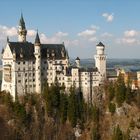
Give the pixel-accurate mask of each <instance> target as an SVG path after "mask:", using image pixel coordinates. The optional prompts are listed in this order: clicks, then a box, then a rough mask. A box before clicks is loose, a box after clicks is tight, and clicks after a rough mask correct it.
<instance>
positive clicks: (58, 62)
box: [18, 61, 62, 65]
mask: <svg viewBox="0 0 140 140" xmlns="http://www.w3.org/2000/svg"><path fill="white" fill-rule="evenodd" d="M49 63H50V64H51V63H52V61H49ZM20 64H23V65H24V64H26V62H25V61H23V62H20V61H19V62H18V65H20ZM28 64H35V61H28ZM44 64H47V61H44ZM55 64H62V61H55Z"/></svg>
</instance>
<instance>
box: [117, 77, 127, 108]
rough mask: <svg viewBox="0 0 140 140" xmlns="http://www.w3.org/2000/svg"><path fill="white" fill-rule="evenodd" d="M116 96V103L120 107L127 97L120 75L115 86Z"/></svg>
mask: <svg viewBox="0 0 140 140" xmlns="http://www.w3.org/2000/svg"><path fill="white" fill-rule="evenodd" d="M115 95H116V102H117V104H118V106H119V107H120V106H121V105H122V103H123V102H124V101H125V96H126V86H125V83H124V79H123V77H122V75H119V77H118V80H117V83H116V85H115Z"/></svg>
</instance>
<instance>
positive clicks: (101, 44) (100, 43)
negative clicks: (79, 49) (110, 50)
mask: <svg viewBox="0 0 140 140" xmlns="http://www.w3.org/2000/svg"><path fill="white" fill-rule="evenodd" d="M96 46H103V47H104V46H105V45H104V44H103V43H102V42H99V43H98V44H97V45H96Z"/></svg>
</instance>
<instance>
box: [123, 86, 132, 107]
mask: <svg viewBox="0 0 140 140" xmlns="http://www.w3.org/2000/svg"><path fill="white" fill-rule="evenodd" d="M125 98H126V102H127V103H128V104H130V103H131V101H132V99H133V94H132V92H131V88H130V86H127V88H126V97H125Z"/></svg>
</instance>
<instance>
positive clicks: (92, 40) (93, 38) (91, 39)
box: [89, 37, 97, 42]
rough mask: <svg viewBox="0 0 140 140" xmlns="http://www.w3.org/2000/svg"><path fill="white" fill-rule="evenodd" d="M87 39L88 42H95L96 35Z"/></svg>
mask: <svg viewBox="0 0 140 140" xmlns="http://www.w3.org/2000/svg"><path fill="white" fill-rule="evenodd" d="M89 41H90V42H96V41H97V37H91V38H89Z"/></svg>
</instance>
